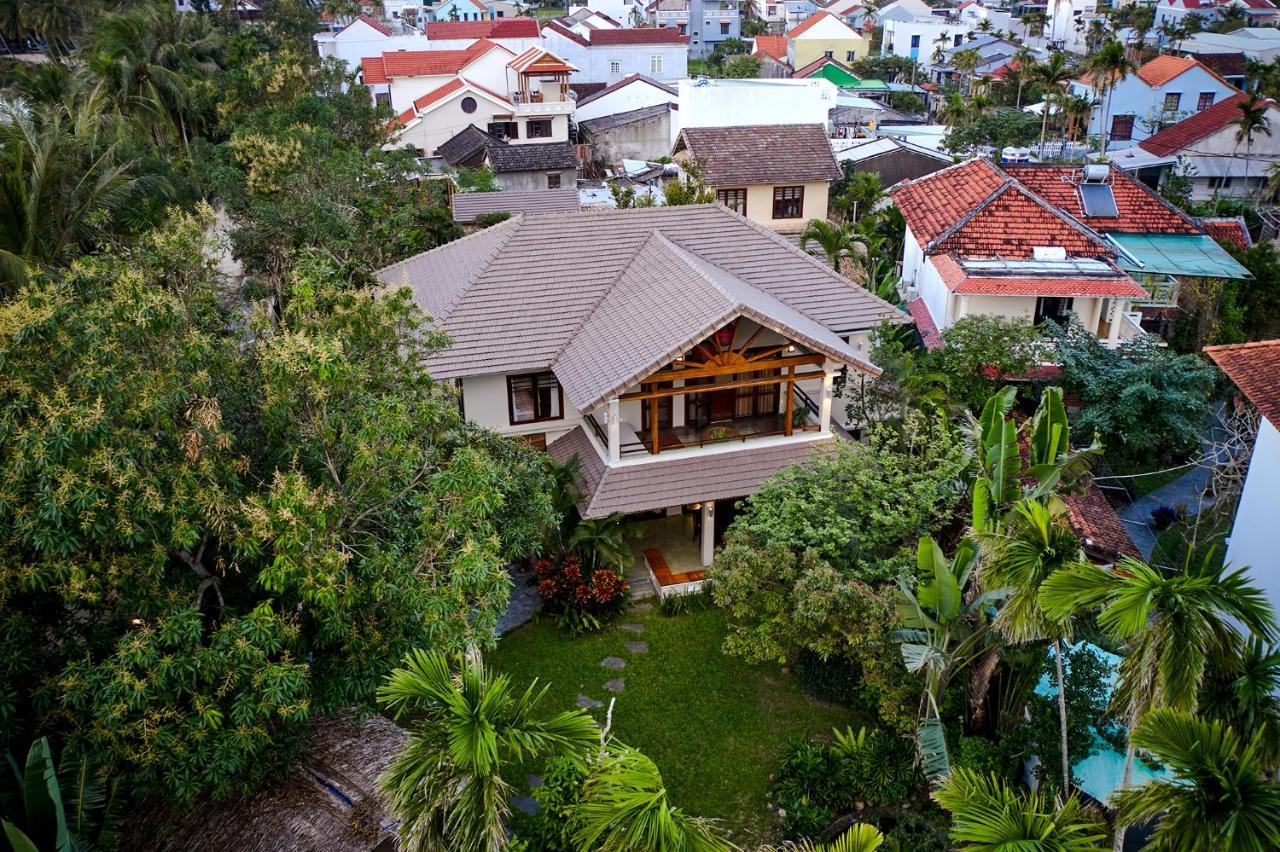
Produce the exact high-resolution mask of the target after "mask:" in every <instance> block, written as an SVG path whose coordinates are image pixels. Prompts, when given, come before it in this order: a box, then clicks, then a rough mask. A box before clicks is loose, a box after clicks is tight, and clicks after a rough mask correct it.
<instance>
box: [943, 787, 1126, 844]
mask: <svg viewBox="0 0 1280 852" xmlns="http://www.w3.org/2000/svg"><path fill="white" fill-rule="evenodd" d="M933 798H934V799H935V800H936V801H937V802H938V804H940V805H942V807H943V808H944V809H945V810H946V811H947V812H949V813H950V814H951V839H952V840H953V841H954V842H956V843H958V844H960V845H961V847H962V848H965V849H982V850H993V852H994V850H1004V849H1010V850H1012V849H1027V850H1032V849H1044V850H1054V852H1100V850H1102V849H1105V848H1106V847H1105V845H1104V843H1105V840H1106V836H1107V834H1106V827H1105V826H1104V824H1103V823H1102V821H1101V820H1099V819H1098V818H1097V817H1095V816H1094V815H1093V814H1092V813H1090V811H1089V810H1088V809H1087V808H1086V807H1085V806H1084V805H1082V804H1081V803H1080V800H1079V799H1077V798H1076V797H1075V796H1070V797H1068V798H1066V799H1065V800H1062V801H1061V803H1060V804H1059V803H1055V802H1054V801H1053V800H1052V799H1050V798H1049V797H1048V796H1046V795H1045V794H1044V793H1038V792H1037V793H1021V792H1019V791H1017V790H1014V789H1013V788H1011V787H1010V786H1009V785H1008V784H1006V783H1005V782H1004V781H1001V780H1000V779H999V778H997V777H996V776H995V775H983V774H981V773H979V772H975V771H973V770H971V769H956V770H954V771H953V772H952V773H951V774H950V775H949V776H947V777H946V778H945V779H943V781H942V783H941V784H940V785H939V786H938V787H937V788H936V789H935V790H934V791H933Z"/></svg>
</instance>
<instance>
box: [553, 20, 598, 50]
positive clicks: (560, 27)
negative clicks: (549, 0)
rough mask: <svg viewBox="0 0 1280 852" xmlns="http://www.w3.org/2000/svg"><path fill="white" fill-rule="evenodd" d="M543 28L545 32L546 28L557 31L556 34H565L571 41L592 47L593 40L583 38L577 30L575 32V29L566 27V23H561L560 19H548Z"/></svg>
mask: <svg viewBox="0 0 1280 852" xmlns="http://www.w3.org/2000/svg"><path fill="white" fill-rule="evenodd" d="M542 29H543V31H544V32H545V31H546V30H551V31H552V32H553V33H555V34H556V35H559V36H563V37H564V38H567V39H569V40H570V41H573V42H577V43H578V44H580V45H582V46H583V47H590V46H591V42H589V41H587V40H586V39H585V38H583V37H582V36H580V35H578V34H577V33H576V32H574V31H573V30H571V29H569V28H568V27H566V26H565V25H564V24H562V23H560V22H559V21H547V22H546V23H545V24H543V25H542Z"/></svg>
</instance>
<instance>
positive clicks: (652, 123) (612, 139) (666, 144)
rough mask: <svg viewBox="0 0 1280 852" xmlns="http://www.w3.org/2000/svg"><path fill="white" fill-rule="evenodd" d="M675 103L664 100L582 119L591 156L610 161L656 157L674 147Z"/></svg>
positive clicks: (582, 131) (583, 136) (581, 129)
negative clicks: (673, 115)
mask: <svg viewBox="0 0 1280 852" xmlns="http://www.w3.org/2000/svg"><path fill="white" fill-rule="evenodd" d="M673 112H675V104H672V103H660V104H654V105H653V106H646V107H638V108H636V109H633V110H628V111H626V112H618V113H613V114H611V115H603V116H600V117H599V118H592V119H588V120H587V121H579V122H578V134H579V137H580V138H581V140H582V142H583V144H585V145H587V146H589V147H590V149H591V159H592V160H600V161H603V162H605V163H608V164H610V165H617V164H619V163H621V162H622V161H623V160H645V161H653V160H658V159H660V158H662V157H664V156H666V155H667V154H668V153H669V152H670V151H671V135H672V126H673V121H672V117H671V114H672V113H673Z"/></svg>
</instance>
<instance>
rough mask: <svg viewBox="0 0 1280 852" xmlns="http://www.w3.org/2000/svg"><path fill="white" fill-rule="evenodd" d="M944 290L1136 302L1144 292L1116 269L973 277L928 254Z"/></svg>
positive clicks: (955, 263)
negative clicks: (1108, 272)
mask: <svg viewBox="0 0 1280 852" xmlns="http://www.w3.org/2000/svg"><path fill="white" fill-rule="evenodd" d="M929 259H930V260H932V261H933V265H934V267H935V268H936V269H937V270H938V274H939V275H941V276H942V281H943V283H944V284H946V285H947V289H948V290H950V291H951V292H953V293H962V294H966V295H970V296H1081V297H1084V296H1112V297H1115V298H1124V299H1137V298H1143V297H1145V296H1147V295H1148V294H1147V291H1146V290H1144V289H1143V288H1142V287H1141V286H1139V285H1138V283H1137V282H1136V281H1134V280H1133V279H1132V278H1130V277H1129V276H1128V275H1125V274H1124V273H1123V272H1121V271H1120V270H1119V269H1114V267H1113V268H1112V270H1113V272H1114V274H1112V275H1106V276H1088V277H1085V276H1071V275H1065V274H1064V275H1051V274H1046V273H1042V272H1034V271H1028V272H1027V273H1025V274H1020V275H1012V274H1011V275H973V274H970V273H968V272H967V271H966V270H965V269H964V267H963V266H961V265H960V263H959V261H957V260H956V258H955V257H954V256H953V255H950V254H935V255H931V256H930V258H929Z"/></svg>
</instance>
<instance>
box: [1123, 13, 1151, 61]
mask: <svg viewBox="0 0 1280 852" xmlns="http://www.w3.org/2000/svg"><path fill="white" fill-rule="evenodd" d="M1155 17H1156V10H1155V9H1154V8H1152V7H1150V6H1134V7H1133V9H1132V12H1130V14H1129V26H1130V27H1131V28H1132V29H1133V36H1134V39H1133V40H1134V43H1135V44H1134V48H1133V61H1134V63H1137V62H1139V61H1141V59H1142V54H1143V51H1145V50H1146V47H1147V33H1149V32H1151V26H1152V25H1153V24H1154V23H1155Z"/></svg>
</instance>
